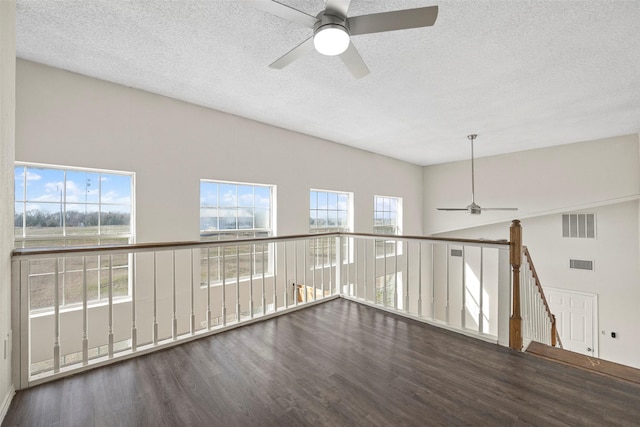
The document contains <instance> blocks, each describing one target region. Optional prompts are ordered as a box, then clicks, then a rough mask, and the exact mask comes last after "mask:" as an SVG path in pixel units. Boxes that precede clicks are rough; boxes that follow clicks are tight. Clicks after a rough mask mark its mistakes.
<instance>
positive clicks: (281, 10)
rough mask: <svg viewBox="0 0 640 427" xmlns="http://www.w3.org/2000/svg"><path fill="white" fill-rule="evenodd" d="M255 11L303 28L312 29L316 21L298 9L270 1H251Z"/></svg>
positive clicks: (313, 17) (316, 19)
mask: <svg viewBox="0 0 640 427" xmlns="http://www.w3.org/2000/svg"><path fill="white" fill-rule="evenodd" d="M251 5H253V6H254V7H255V8H256V9H261V10H264V11H265V12H269V13H270V14H272V15H276V16H279V17H280V18H284V19H286V20H287V21H291V22H293V23H296V24H300V25H303V26H305V27H309V28H313V26H314V25H315V24H316V22H317V21H318V18H316V17H315V16H311V15H308V14H306V13H304V12H302V11H300V10H298V9H294V8H292V7H289V6H287V5H284V4H282V3H278V2H277V1H272V0H253V1H251Z"/></svg>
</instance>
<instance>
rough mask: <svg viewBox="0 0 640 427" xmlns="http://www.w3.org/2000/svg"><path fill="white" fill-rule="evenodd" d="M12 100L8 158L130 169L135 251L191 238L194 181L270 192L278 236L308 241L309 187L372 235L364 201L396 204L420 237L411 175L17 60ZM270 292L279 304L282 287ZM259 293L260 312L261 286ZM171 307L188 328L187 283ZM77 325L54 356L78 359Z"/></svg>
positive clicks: (146, 291) (41, 327)
mask: <svg viewBox="0 0 640 427" xmlns="http://www.w3.org/2000/svg"><path fill="white" fill-rule="evenodd" d="M16 91H17V111H16V160H18V161H25V162H36V163H45V164H54V165H67V166H78V167H92V168H100V169H112V170H122V171H132V172H135V174H136V175H135V187H136V188H135V193H136V195H135V198H136V203H135V208H136V212H135V222H136V238H137V239H136V240H137V242H158V241H189V240H198V239H199V180H200V179H201V178H208V179H219V180H230V181H242V182H252V183H264V184H274V185H276V186H277V233H278V234H279V235H288V234H300V233H307V232H308V230H309V228H308V227H309V221H308V218H309V190H310V188H318V189H327V190H341V191H348V192H353V193H354V211H355V218H354V226H355V231H359V232H372V231H373V206H374V204H373V197H374V195H387V196H395V197H402V198H403V212H404V218H403V230H404V232H405V233H407V234H418V235H419V234H422V168H421V167H419V166H416V165H411V164H408V163H405V162H401V161H398V160H394V159H390V158H387V157H384V156H380V155H376V154H373V153H369V152H366V151H362V150H358V149H354V148H350V147H346V146H343V145H339V144H335V143H332V142H329V141H324V140H320V139H317V138H313V137H310V136H306V135H302V134H298V133H295V132H291V131H287V130H284V129H280V128H276V127H273V126H269V125H266V124H262V123H258V122H255V121H251V120H247V119H243V118H240V117H237V116H232V115H229V114H225V113H221V112H218V111H214V110H210V109H206V108H203V107H198V106H195V105H191V104H188V103H184V102H181V101H177V100H174V99H170V98H166V97H162V96H159V95H155V94H151V93H147V92H143V91H139V90H134V89H131V88H127V87H123V86H119V85H117V84H113V83H108V82H104V81H100V80H96V79H93V78H89V77H85V76H81V75H78V74H73V73H70V72H67V71H63V70H60V69H54V68H50V67H47V66H44V65H41V64H36V63H32V62H28V61H24V60H18V64H17V88H16ZM146 264H149V263H148V262H147V263H146ZM146 264H145V263H142V262H141V263H139V264H138V265H137V274H136V276H137V281H136V283H137V286H138V287H137V296H138V299H139V302H138V306H137V316H138V321H137V326H138V337H139V342H140V343H143V342H147V341H148V340H150V339H151V338H150V333H151V330H152V329H151V314H150V313H151V309H152V305H151V301H152V299H151V293H150V292H151V291H150V288H149V287H148V284H149V283H150V281H149V280H145V279H148V278H149V277H150V275H152V273H151V271H152V270H150V269H149V268H148V265H146ZM161 264H162V265H161V266H160V267H159V268H161V270H160V273H159V274H158V277H162V283H160V284H159V288H160V289H159V302H158V309H159V311H160V312H163V313H170V312H171V285H170V283H168V282H167V281H166V280H165V279H166V278H167V277H170V275H171V271H170V269H169V270H167V268H169V267H167V265H170V262H163V263H161ZM162 269H164V270H162ZM185 271H187V270H185ZM279 280H283V279H282V278H280V279H279ZM180 281H182V282H184V279H180ZM145 283H146V284H147V285H146V286H145ZM245 285H246V284H244V285H243V287H244V288H246V286H245ZM244 288H243V291H242V293H243V295H245V294H246V289H244ZM233 290H235V287H234V286H231V287H230V290H228V291H227V298H226V299H227V313H228V314H230V313H232V312H234V311H235V295H234V294H233V293H232V291H233ZM195 292H196V294H197V295H196V303H197V305H198V309H197V319H196V321H197V323H198V324H199V323H200V321H202V320H204V314H205V307H204V303H205V301H206V291H205V290H204V289H200V287H199V286H197V285H196V289H195ZM278 292H279V296H278V298H279V304H281V303H282V296H281V292H283V290H282V284H280V285H279V288H278ZM219 293H220V287H216V288H212V294H213V295H214V296H213V297H212V299H215V301H216V302H215V306H214V307H213V311H214V313H213V315H214V316H218V315H220V304H219V302H218V301H219V300H220V298H219V297H218V294H219ZM265 294H266V297H267V303H271V302H272V288H271V286H270V285H269V286H267V289H266V291H265ZM267 294H268V295H267ZM254 298H256V300H259V299H261V295H255V294H254ZM178 299H179V300H180V301H179V306H180V307H182V308H180V312H181V314H180V315H179V319H178V320H179V321H178V327H179V329H180V331H184V330H185V329H187V330H188V316H186V315H185V313H188V312H189V311H188V310H189V307H188V301H189V288H188V285H187V286H185V287H184V289H182V290H180V291H179V292H178ZM243 301H247V298H246V296H243ZM129 307H130V304H128V303H127V304H120V305H118V306H117V307H116V309H115V314H116V316H115V334H116V341H117V340H119V339H123V338H127V337H128V334H129V328H130V308H129ZM246 308H247V307H246V305H245V306H243V307H242V309H243V310H245V309H246ZM106 316H107V310H105V309H104V307H103V308H96V309H92V310H91V313H90V314H89V317H90V321H89V342H90V346H94V345H103V344H105V343H106V338H107V333H106V329H105V325H106ZM170 320H171V319H170V316H169V317H166V316H163V317H162V319H161V324H160V325H159V326H160V327H159V329H160V335H161V337H166V336H168V335H169V334H170V331H171V322H170ZM51 323H52V322H51V316H43V317H39V318H37V319H34V321H33V325H32V326H34V327H33V328H32V331H33V337H32V340H33V342H34V343H36V342H37V343H41V344H42V343H44V344H45V346H41V347H40V349H39V350H38V351H34V355H33V356H34V359H33V361H37V360H43V359H47V358H50V357H51V354H52V352H51V350H50V349H51V348H52V342H53V330H52V326H51ZM81 323H82V322H80V321H79V312H78V311H71V312H67V313H64V314H63V315H62V319H61V334H62V336H61V347H62V353H63V354H66V353H69V352H75V351H78V350H79V344H80V337H81V330H80V327H81ZM34 350H35V349H34Z"/></svg>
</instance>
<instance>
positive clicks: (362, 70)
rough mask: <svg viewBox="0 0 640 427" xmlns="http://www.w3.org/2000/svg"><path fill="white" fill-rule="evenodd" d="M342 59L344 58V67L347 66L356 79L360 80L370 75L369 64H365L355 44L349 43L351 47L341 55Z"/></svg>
mask: <svg viewBox="0 0 640 427" xmlns="http://www.w3.org/2000/svg"><path fill="white" fill-rule="evenodd" d="M340 58H342V62H344V65H346V66H347V68H348V69H349V71H351V74H353V77H355V78H356V79H360V78H362V77H364V76H366V75H367V74H369V68H368V67H367V64H365V63H364V61H363V60H362V57H361V56H360V54H359V53H358V50H357V49H356V47H355V46H354V45H353V43H349V47H348V48H347V50H345V51H344V52H343V53H342V54H341V55H340Z"/></svg>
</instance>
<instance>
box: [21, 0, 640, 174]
mask: <svg viewBox="0 0 640 427" xmlns="http://www.w3.org/2000/svg"><path fill="white" fill-rule="evenodd" d="M281 3H285V4H287V5H289V6H291V7H294V8H296V9H299V10H302V11H304V12H307V13H309V14H311V15H316V14H317V13H318V12H319V11H321V10H322V9H323V8H324V1H323V0H310V1H300V0H281ZM432 5H438V6H439V14H438V19H437V21H436V23H435V25H434V26H433V27H428V28H419V29H411V30H403V31H394V32H386V33H378V34H368V35H360V36H354V37H353V38H352V41H353V43H354V45H355V46H356V47H357V49H358V51H359V52H360V55H361V56H362V58H363V59H364V61H365V62H366V64H367V65H368V67H369V69H370V71H371V73H370V74H369V75H368V76H366V77H364V78H362V79H355V78H354V77H353V76H352V75H351V74H350V73H349V71H348V70H347V68H346V67H345V65H344V64H343V62H342V61H341V60H340V58H338V57H327V56H323V55H320V54H319V53H317V52H312V53H310V54H308V55H306V56H304V57H302V58H301V59H299V60H297V61H296V62H294V63H293V64H291V65H289V66H288V67H286V68H284V69H282V70H276V69H272V68H269V67H268V65H269V64H270V63H271V62H273V61H274V60H276V59H277V58H279V57H280V56H282V55H283V54H285V53H286V52H288V51H289V50H290V49H292V48H293V47H295V46H297V45H298V44H299V43H300V42H302V41H303V40H305V39H306V38H308V37H309V36H311V35H312V30H310V29H308V28H304V27H301V26H299V25H296V24H293V23H290V22H288V21H286V20H284V19H282V18H280V17H277V16H273V15H270V14H268V13H267V12H264V11H262V10H259V9H257V8H256V7H255V5H254V4H252V2H251V1H222V0H220V1H218V0H137V1H123V0H84V1H76V0H17V16H16V18H17V30H16V31H17V34H16V36H17V54H18V57H20V58H24V59H27V60H31V61H36V62H40V63H44V64H47V65H51V66H54V67H58V68H62V69H66V70H70V71H73V72H77V73H80V74H84V75H88V76H92V77H96V78H99V79H104V80H108V81H112V82H115V83H119V84H122V85H126V86H131V87H135V88H139V89H143V90H146V91H150V92H154V93H158V94H161V95H166V96H169V97H173V98H176V99H180V100H184V101H187V102H191V103H194V104H198V105H202V106H206V107H210V108H213V109H216V110H220V111H224V112H228V113H232V114H236V115H238V116H243V117H247V118H250V119H254V120H257V121H260V122H264V123H268V124H272V125H275V126H279V127H282V128H286V129H291V130H293V131H297V132H301V133H304V134H308V135H313V136H316V137H319V138H324V139H327V140H330V141H334V142H338V143H341V144H346V145H350V146H353V147H358V148H361V149H364V150H368V151H372V152H375V153H380V154H383V155H386V156H390V157H394V158H397V159H401V160H405V161H408V162H411V163H415V164H418V165H430V164H437V163H444V162H450V161H455V160H462V159H467V158H468V157H469V143H468V141H467V138H466V135H467V134H470V133H477V134H479V137H478V140H477V143H476V155H477V156H478V157H482V156H489V155H495V154H501V153H508V152H514V151H522V150H527V149H532V148H538V147H544V146H551V145H559V144H567V143H572V142H578V141H584V140H591V139H597V138H603V137H609V136H617V135H625V134H632V133H639V132H640V25H639V23H640V1H638V0H583V1H574V0H555V1H552V0H544V1H543V0H518V1H516V0H479V1H470V0H469V1H461V0H458V1H454V0H393V1H391V0H389V1H373V0H352V2H351V4H350V6H349V12H348V15H349V16H355V15H364V14H369V13H378V12H384V11H389V10H397V9H408V8H415V7H422V6H432Z"/></svg>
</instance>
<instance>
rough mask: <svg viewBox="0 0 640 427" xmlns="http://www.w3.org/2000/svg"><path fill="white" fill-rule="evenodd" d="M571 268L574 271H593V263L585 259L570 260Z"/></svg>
mask: <svg viewBox="0 0 640 427" xmlns="http://www.w3.org/2000/svg"><path fill="white" fill-rule="evenodd" d="M569 268H572V269H574V270H591V271H593V261H588V260H584V259H570V260H569Z"/></svg>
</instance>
